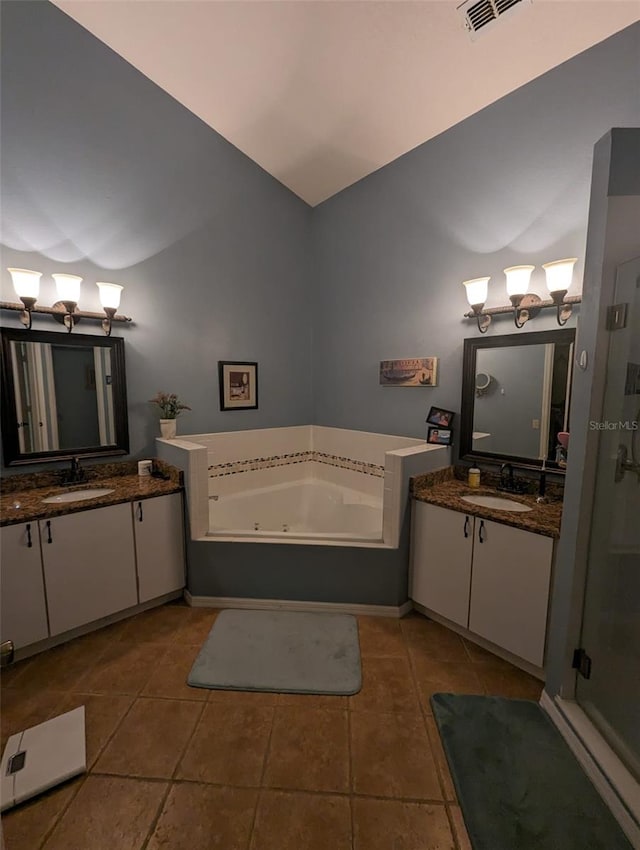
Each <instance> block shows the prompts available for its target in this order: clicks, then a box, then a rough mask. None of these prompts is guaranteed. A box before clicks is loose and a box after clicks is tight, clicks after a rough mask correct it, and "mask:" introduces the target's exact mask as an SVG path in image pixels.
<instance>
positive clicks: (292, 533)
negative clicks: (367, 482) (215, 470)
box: [209, 478, 382, 542]
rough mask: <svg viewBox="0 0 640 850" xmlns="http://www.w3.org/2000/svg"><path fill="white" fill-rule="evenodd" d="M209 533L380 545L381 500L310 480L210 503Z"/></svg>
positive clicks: (218, 499)
mask: <svg viewBox="0 0 640 850" xmlns="http://www.w3.org/2000/svg"><path fill="white" fill-rule="evenodd" d="M209 535H211V536H214V537H220V536H224V537H233V538H240V539H246V538H260V537H263V538H264V537H269V538H276V539H280V538H282V539H284V538H298V539H301V538H305V539H308V538H313V539H316V540H342V541H346V540H353V541H369V542H373V541H376V540H377V541H380V542H382V499H380V498H375V497H374V496H369V495H366V494H364V493H362V492H360V491H358V490H353V489H350V488H348V487H343V486H340V485H338V484H333V483H331V482H329V481H322V480H319V479H316V478H307V479H303V480H299V481H293V482H290V483H285V484H278V485H275V486H271V487H260V488H257V489H254V490H248V491H245V492H241V493H235V494H233V495H227V496H218V497H213V498H211V499H209Z"/></svg>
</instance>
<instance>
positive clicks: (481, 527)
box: [478, 519, 485, 543]
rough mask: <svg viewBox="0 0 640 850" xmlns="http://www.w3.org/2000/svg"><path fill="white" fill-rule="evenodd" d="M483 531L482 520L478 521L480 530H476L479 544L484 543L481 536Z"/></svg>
mask: <svg viewBox="0 0 640 850" xmlns="http://www.w3.org/2000/svg"><path fill="white" fill-rule="evenodd" d="M483 531H484V520H483V519H481V520H480V528H479V529H478V540H479V541H480V543H484V540H485V538H484V537H483V535H482V532H483Z"/></svg>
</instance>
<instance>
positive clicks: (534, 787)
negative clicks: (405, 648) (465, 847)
mask: <svg viewBox="0 0 640 850" xmlns="http://www.w3.org/2000/svg"><path fill="white" fill-rule="evenodd" d="M431 705H432V707H433V716H434V717H435V720H436V723H437V724H438V729H439V730H440V737H441V738H442V743H443V744H444V749H445V752H446V754H447V761H448V762H449V767H450V768H451V775H452V776H453V781H454V783H455V786H456V791H457V793H458V799H459V800H460V806H461V807H462V813H463V816H464V821H465V824H466V827H467V831H468V832H469V838H470V839H471V845H472V847H473V850H631V844H630V843H629V842H628V841H627V839H626V837H625V835H624V833H623V832H622V830H621V828H620V827H619V826H618V824H617V822H616V821H615V820H614V817H613V815H612V814H611V812H610V811H609V809H608V808H607V806H606V805H605V804H604V802H603V801H602V799H601V798H600V796H599V795H598V793H597V791H596V790H595V788H594V787H593V785H592V784H591V782H590V781H589V779H588V778H587V775H586V774H585V773H584V772H583V771H582V769H581V767H580V765H579V764H578V761H577V759H576V757H575V756H574V755H573V753H572V752H571V750H570V749H569V746H568V745H567V744H566V743H565V741H564V739H563V738H562V736H561V735H560V733H559V732H558V730H557V729H556V728H555V726H554V725H553V724H552V723H551V721H550V720H549V718H548V717H547V715H546V714H545V712H544V711H543V710H542V708H541V707H540V706H539V705H538V704H537V703H535V702H529V701H527V700H517V699H504V698H502V697H481V696H465V695H461V694H434V695H433V696H432V697H431Z"/></svg>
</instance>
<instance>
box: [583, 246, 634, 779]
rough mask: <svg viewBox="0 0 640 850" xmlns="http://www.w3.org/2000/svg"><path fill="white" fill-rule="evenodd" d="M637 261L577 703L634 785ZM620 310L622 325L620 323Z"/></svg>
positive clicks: (605, 445) (595, 516)
mask: <svg viewBox="0 0 640 850" xmlns="http://www.w3.org/2000/svg"><path fill="white" fill-rule="evenodd" d="M639 284H640V258H638V259H635V260H632V261H630V262H628V263H625V264H623V265H621V266H619V268H618V272H617V277H616V297H615V303H616V305H625V304H626V305H627V306H626V308H625V307H623V306H618V310H617V314H616V313H615V310H614V311H613V312H612V315H611V316H610V321H611V323H612V326H613V325H616V324H618V325H624V326H623V327H618V329H613V327H612V326H611V327H612V329H611V333H610V345H609V358H608V363H607V379H606V391H605V398H604V405H603V413H602V419H601V420H600V421H598V422H591V423H589V425H590V427H591V428H597V429H598V430H599V431H600V441H599V448H598V461H597V473H596V487H595V497H594V503H593V513H592V522H591V539H590V542H589V555H588V567H587V585H586V595H585V604H584V613H583V623H582V639H581V644H580V645H581V647H582V648H583V650H584V652H585V653H586V654H587V655H588V656H589V658H590V660H591V665H590V668H591V669H590V675H589V678H584V676H583V675H578V677H577V680H576V700H577V701H578V703H579V704H580V705H581V707H582V708H583V710H584V711H585V712H586V713H587V714H588V715H589V717H590V719H591V721H592V722H593V723H594V725H595V726H596V727H597V728H598V730H599V731H600V732H601V734H602V735H603V736H604V737H605V738H606V740H607V741H608V743H609V745H610V746H611V747H612V749H613V750H615V751H616V752H617V754H618V755H619V756H620V758H621V759H622V761H623V762H624V763H625V764H626V765H627V767H628V768H629V770H630V771H631V772H632V773H633V774H634V775H635V776H636V777H637V778H640V430H639V429H640V288H639ZM625 311H626V323H625V321H624V320H621V317H622V316H623V314H625Z"/></svg>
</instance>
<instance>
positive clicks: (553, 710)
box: [540, 691, 640, 848]
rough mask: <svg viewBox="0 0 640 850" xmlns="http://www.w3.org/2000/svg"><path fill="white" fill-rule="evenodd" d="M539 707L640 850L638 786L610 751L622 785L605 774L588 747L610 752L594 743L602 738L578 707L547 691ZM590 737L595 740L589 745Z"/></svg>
mask: <svg viewBox="0 0 640 850" xmlns="http://www.w3.org/2000/svg"><path fill="white" fill-rule="evenodd" d="M540 705H541V706H542V708H543V709H544V710H545V711H546V713H547V714H548V716H549V719H550V720H551V722H552V723H553V725H554V726H555V727H556V729H557V730H558V732H560V734H561V735H562V737H563V738H564V740H565V741H566V743H567V744H568V746H569V748H570V750H571V752H572V753H573V754H574V756H575V757H576V759H577V760H578V762H579V763H580V766H581V767H582V769H583V770H584V772H585V773H586V774H587V776H588V777H589V779H590V780H591V782H592V783H593V785H594V786H595V788H596V790H597V792H598V793H599V794H600V796H601V797H602V799H603V800H604V802H605V803H606V805H607V806H608V807H609V809H610V810H611V814H612V815H613V816H614V818H615V819H616V820H617V821H618V823H619V824H620V828H621V829H622V831H623V832H624V834H625V835H626V836H627V838H628V839H629V841H630V842H631V846H632V847H635V848H640V821H639V820H638V819H637V818H638V817H640V809H637V808H636V805H638V804H640V800H639V799H638V798H639V796H640V792H639V790H638V783H637V782H636V781H635V779H634V778H633V776H632V775H631V774H630V773H629V771H628V770H627V769H626V767H625V766H624V765H623V764H622V762H621V761H620V760H619V759H618V758H617V756H615V755H614V754H613V753H611V751H609V755H608V759H607V760H608V761H609V762H610V763H612V762H614V761H615V762H616V763H617V764H616V774H617V775H616V779H618V780H621V784H620V785H619V784H618V783H617V782H615V781H614V779H613V778H611V777H610V776H609V775H607V773H605V772H604V770H603V768H602V767H601V764H600V762H599V761H598V760H597V758H596V757H595V755H594V754H593V753H592V751H591V749H590V748H588V747H587V744H589V746H590V747H591V746H592V747H593V749H594V750H597V749H598V748H605V747H606V749H607V750H608V749H609V748H608V746H607V745H606V743H605V742H604V741H603V740H602V739H600V740H599V741H596V740H595V739H596V738H600V736H599V735H598V733H597V732H596V731H595V729H593V727H592V726H591V723H590V722H589V721H588V720H587V719H586V718H585V716H584V714H583V712H582V709H580V707H579V706H578V705H577V704H576V703H574V702H570V701H567V700H563V699H561V698H560V697H556V698H555V700H554V699H552V698H551V697H550V696H549V694H548V693H547V692H546V691H543V692H542V696H541V698H540ZM588 737H589V738H593V739H594V740H589V741H587V740H586V739H587V738H588ZM622 786H624V787H622ZM625 790H629V791H630V793H629V794H625Z"/></svg>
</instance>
